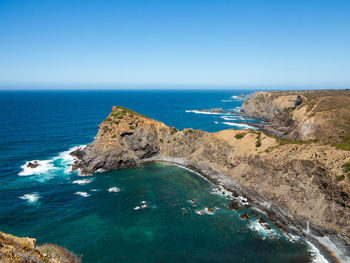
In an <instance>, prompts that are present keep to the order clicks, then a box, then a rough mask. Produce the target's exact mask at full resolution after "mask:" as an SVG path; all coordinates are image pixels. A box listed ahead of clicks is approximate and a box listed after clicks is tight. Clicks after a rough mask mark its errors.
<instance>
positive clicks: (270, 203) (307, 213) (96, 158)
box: [72, 94, 350, 251]
mask: <svg viewBox="0 0 350 263" xmlns="http://www.w3.org/2000/svg"><path fill="white" fill-rule="evenodd" d="M257 96H258V95H256V94H255V95H254V96H253V98H252V100H253V101H255V100H257ZM266 96H267V97H269V96H270V95H265V94H264V95H263V98H264V100H266V99H267V97H266ZM262 100H263V99H262ZM280 100H281V101H280ZM304 100H306V101H307V99H306V98H304V97H303V96H300V97H298V95H291V96H290V97H289V96H288V97H287V98H283V99H278V98H276V99H275V102H274V104H273V105H272V106H271V107H267V108H266V107H265V106H262V105H260V106H259V105H258V106H257V108H254V111H257V112H259V110H260V109H261V110H263V113H261V114H257V116H258V117H264V118H266V119H273V116H276V114H277V115H278V114H279V113H281V112H282V113H283V112H285V111H284V110H283V109H285V108H286V106H288V107H287V108H289V106H290V107H297V108H298V107H303V105H304V103H305V102H304ZM276 101H277V102H278V103H277V102H276ZM262 103H266V102H262ZM300 103H301V104H300ZM297 104H298V105H297ZM245 105H246V106H245V107H244V110H245V112H249V113H251V112H253V109H252V108H253V106H251V105H250V102H249V103H248V104H245ZM295 105H297V106H295ZM254 107H255V106H254ZM259 107H260V108H259ZM257 109H259V110H257ZM295 110H296V109H295ZM297 111H298V110H296V112H297ZM293 116H294V115H293ZM295 116H297V115H295ZM293 118H294V117H293ZM293 118H292V120H293ZM295 118H296V117H295ZM300 120H301V119H300ZM293 121H294V123H293V124H291V126H288V127H292V126H293V125H296V126H293V127H299V126H300V125H301V124H300V123H299V119H296V120H293ZM296 121H297V124H295V122H296ZM303 123H304V124H303V125H302V126H301V127H304V125H305V123H307V121H305V122H303ZM288 129H289V128H288ZM286 134H290V136H291V137H293V136H294V135H293V134H298V136H304V135H305V134H306V133H302V130H300V131H299V130H297V131H296V132H295V133H293V132H292V131H288V132H286ZM303 134H304V135H303ZM307 134H309V136H311V134H315V133H307ZM295 136H296V135H295ZM72 155H74V156H75V157H76V161H75V163H74V164H73V169H80V170H81V172H82V173H86V174H91V173H94V172H96V171H97V170H99V169H103V170H111V169H118V168H124V167H131V166H138V165H141V164H143V163H146V162H150V161H169V162H175V163H178V164H182V165H184V166H187V167H189V168H191V169H193V170H195V171H197V172H199V173H201V174H202V175H204V176H206V177H207V178H209V179H210V180H212V181H213V182H216V183H220V184H221V185H223V186H225V187H226V188H229V189H230V190H232V191H236V192H238V193H239V194H243V195H244V196H245V197H247V198H248V199H249V200H250V201H252V202H253V203H254V205H256V206H259V207H260V208H263V209H264V210H265V211H268V213H269V215H270V216H271V217H273V218H275V219H278V220H277V221H278V224H279V225H280V226H283V227H286V228H289V227H290V228H289V229H288V230H295V229H297V230H298V231H299V233H301V232H302V229H304V230H305V229H306V224H307V222H309V223H310V224H308V225H309V226H310V229H311V230H312V232H313V233H315V234H317V235H321V236H322V235H328V236H330V237H331V239H332V240H333V241H334V242H336V243H337V244H341V245H342V246H349V244H350V224H349V222H350V177H349V174H348V170H350V165H348V164H349V162H350V152H349V151H345V150H343V149H339V148H337V147H334V146H332V145H329V144H325V143H321V142H314V141H305V142H304V141H292V140H287V139H281V138H276V137H273V136H271V135H268V134H266V133H264V132H259V131H254V130H224V131H220V132H216V133H207V132H204V131H202V130H193V129H184V130H182V131H178V130H177V129H176V128H174V127H168V126H166V125H165V124H164V123H162V122H159V121H156V120H153V119H150V118H147V117H146V116H143V115H141V114H139V113H136V112H134V111H131V110H129V109H126V108H123V107H116V106H115V107H113V109H112V112H111V114H110V115H109V116H108V117H107V118H106V119H105V120H104V121H103V122H102V123H101V124H100V129H99V131H98V134H97V136H96V138H95V140H94V141H93V142H92V143H91V144H90V145H88V146H86V147H85V148H83V149H78V150H76V151H74V152H73V153H72ZM347 165H348V166H347ZM233 208H234V207H233ZM234 209H236V208H234ZM348 248H349V247H348ZM348 251H350V249H349V250H348Z"/></svg>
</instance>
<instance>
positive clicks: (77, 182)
mask: <svg viewBox="0 0 350 263" xmlns="http://www.w3.org/2000/svg"><path fill="white" fill-rule="evenodd" d="M91 182H92V180H91V179H83V180H75V181H73V184H88V183H91Z"/></svg>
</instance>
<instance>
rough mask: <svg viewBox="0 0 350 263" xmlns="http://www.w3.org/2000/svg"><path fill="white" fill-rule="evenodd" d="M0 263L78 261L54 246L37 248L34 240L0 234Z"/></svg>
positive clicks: (48, 245) (68, 262)
mask: <svg viewBox="0 0 350 263" xmlns="http://www.w3.org/2000/svg"><path fill="white" fill-rule="evenodd" d="M0 262H3V263H10V262H11V263H12V262H28V263H30V262H36V263H45V262H50V263H80V262H81V261H80V259H79V258H78V257H77V256H75V255H74V254H72V253H71V252H69V251H68V250H66V249H65V248H63V247H60V246H57V245H54V244H44V245H40V246H37V245H36V240H35V239H34V238H28V237H23V238H21V237H16V236H13V235H10V234H6V233H3V232H0Z"/></svg>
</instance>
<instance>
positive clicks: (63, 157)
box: [18, 145, 85, 181]
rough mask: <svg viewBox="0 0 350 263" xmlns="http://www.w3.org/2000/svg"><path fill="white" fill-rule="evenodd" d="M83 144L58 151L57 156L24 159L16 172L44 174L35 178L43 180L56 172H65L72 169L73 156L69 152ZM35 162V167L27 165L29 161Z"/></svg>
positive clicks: (81, 146)
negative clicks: (41, 158)
mask: <svg viewBox="0 0 350 263" xmlns="http://www.w3.org/2000/svg"><path fill="white" fill-rule="evenodd" d="M83 147H85V145H80V146H74V147H72V148H70V149H69V150H67V151H63V152H60V153H59V154H58V155H57V156H55V157H53V158H51V159H48V160H32V161H26V162H25V163H24V164H23V165H22V166H21V169H22V170H21V171H20V172H19V173H18V175H19V176H32V175H45V176H44V177H43V176H41V177H40V178H39V177H38V178H36V179H38V180H39V181H45V180H47V179H50V178H52V177H54V176H56V175H57V174H60V172H61V173H63V174H67V173H69V172H71V171H72V164H73V162H74V160H75V159H74V157H73V156H72V155H71V154H70V153H71V152H73V151H75V150H77V149H78V148H83ZM30 162H31V163H34V162H37V163H38V164H39V165H38V167H35V168H30V167H28V164H29V163H30Z"/></svg>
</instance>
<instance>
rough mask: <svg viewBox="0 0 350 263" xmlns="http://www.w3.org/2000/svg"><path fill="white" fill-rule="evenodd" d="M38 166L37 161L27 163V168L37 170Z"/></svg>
mask: <svg viewBox="0 0 350 263" xmlns="http://www.w3.org/2000/svg"><path fill="white" fill-rule="evenodd" d="M39 166H40V164H39V162H38V161H34V162H29V163H28V164H27V167H28V168H37V167H39Z"/></svg>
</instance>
